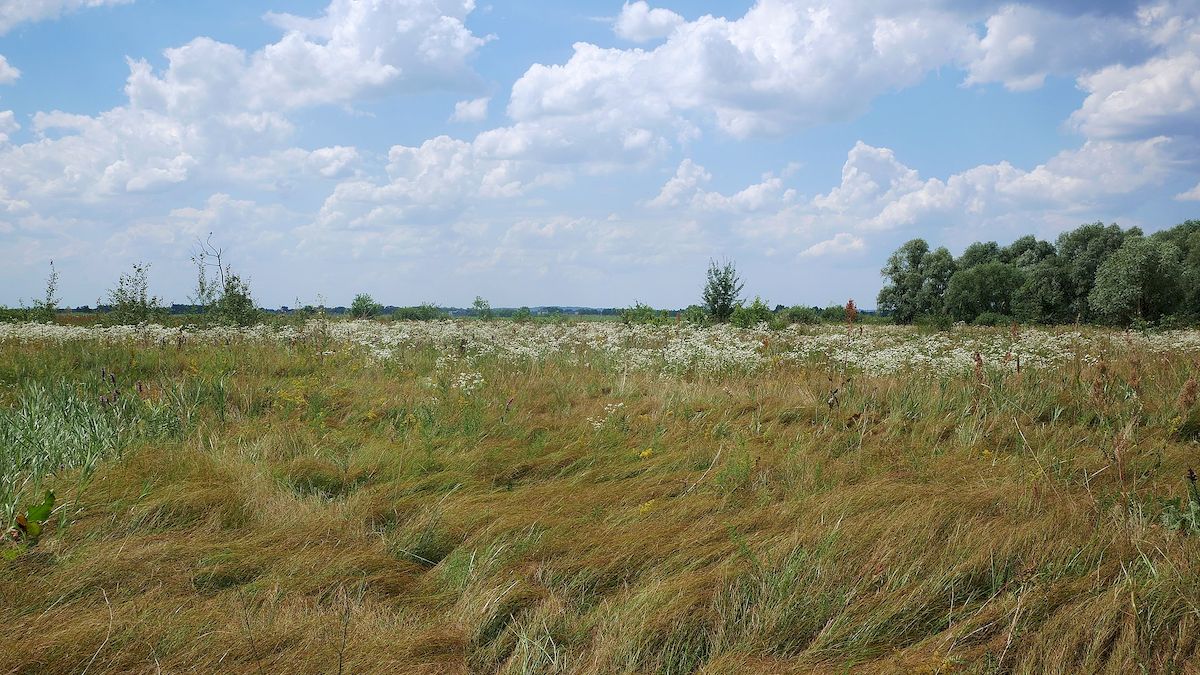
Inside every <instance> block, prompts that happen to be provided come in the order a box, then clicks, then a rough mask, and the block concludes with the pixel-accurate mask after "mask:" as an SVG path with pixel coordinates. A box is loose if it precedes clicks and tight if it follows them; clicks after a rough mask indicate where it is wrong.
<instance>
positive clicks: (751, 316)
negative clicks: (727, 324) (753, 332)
mask: <svg viewBox="0 0 1200 675" xmlns="http://www.w3.org/2000/svg"><path fill="white" fill-rule="evenodd" d="M774 319H775V313H774V312H772V311H771V308H770V307H768V306H767V303H765V302H763V301H762V298H759V297H757V296H755V298H754V302H752V303H750V304H749V305H746V306H742V305H739V306H738V307H737V308H736V309H734V310H733V316H732V317H730V321H731V322H732V323H733V325H735V326H737V327H738V328H753V327H755V326H757V325H758V324H760V323H765V324H768V325H770V324H772V323H773V322H774Z"/></svg>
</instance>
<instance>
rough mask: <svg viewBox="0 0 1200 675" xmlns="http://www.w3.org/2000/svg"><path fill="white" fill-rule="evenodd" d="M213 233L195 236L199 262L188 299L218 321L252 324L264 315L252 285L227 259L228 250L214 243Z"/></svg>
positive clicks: (196, 261) (194, 254)
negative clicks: (194, 286) (255, 302)
mask: <svg viewBox="0 0 1200 675" xmlns="http://www.w3.org/2000/svg"><path fill="white" fill-rule="evenodd" d="M212 239H213V235H212V232H209V233H208V238H207V239H204V240H200V239H199V238H197V239H196V243H195V245H194V246H193V247H192V256H191V258H192V263H193V264H195V265H196V289H195V291H193V293H192V295H191V296H190V297H189V299H190V300H191V301H192V304H193V305H195V306H196V307H197V308H198V309H199V311H200V312H202V313H204V314H207V315H208V316H209V318H210V319H211V320H213V321H216V322H218V323H224V324H231V325H236V326H249V325H251V324H253V323H255V322H257V321H258V320H259V318H260V316H261V313H260V312H259V309H258V306H257V305H256V304H254V298H253V297H251V295H250V284H249V282H247V281H246V280H245V279H243V278H242V277H241V276H240V275H238V274H236V273H234V271H233V268H232V267H231V266H230V265H229V264H228V263H226V262H225V249H224V248H221V247H218V246H216V245H215V244H213V241H212Z"/></svg>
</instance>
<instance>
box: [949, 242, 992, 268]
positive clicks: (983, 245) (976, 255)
mask: <svg viewBox="0 0 1200 675" xmlns="http://www.w3.org/2000/svg"><path fill="white" fill-rule="evenodd" d="M1001 259H1002V251H1001V249H1000V245H999V244H997V243H996V242H994V241H977V242H975V243H974V244H971V245H970V246H968V247H967V248H966V250H965V251H963V254H962V255H961V256H959V257H958V260H957V261H956V266H957V267H958V269H960V270H966V269H971V268H972V267H976V266H979V265H983V264H986V263H990V262H999V261H1000V260H1001Z"/></svg>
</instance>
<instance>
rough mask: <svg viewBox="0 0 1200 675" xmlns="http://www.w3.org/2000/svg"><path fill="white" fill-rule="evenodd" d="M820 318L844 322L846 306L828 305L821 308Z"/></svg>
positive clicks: (831, 321) (827, 320) (829, 321)
mask: <svg viewBox="0 0 1200 675" xmlns="http://www.w3.org/2000/svg"><path fill="white" fill-rule="evenodd" d="M821 320H822V321H826V322H828V323H845V322H846V308H845V306H843V305H830V306H828V307H826V308H825V309H822V310H821Z"/></svg>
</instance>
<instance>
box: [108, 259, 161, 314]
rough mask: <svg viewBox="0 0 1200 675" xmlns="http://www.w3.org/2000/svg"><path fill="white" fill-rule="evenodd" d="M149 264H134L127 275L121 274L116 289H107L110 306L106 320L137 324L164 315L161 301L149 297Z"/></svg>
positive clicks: (155, 297)
mask: <svg viewBox="0 0 1200 675" xmlns="http://www.w3.org/2000/svg"><path fill="white" fill-rule="evenodd" d="M149 273H150V263H134V264H133V269H132V270H131V271H130V272H129V273H128V274H122V275H121V277H120V279H118V280H117V287H116V288H112V289H109V291H108V303H109V305H111V306H112V309H111V310H110V311H109V314H108V319H109V320H110V321H112V322H113V323H117V324H127V325H128V324H138V323H142V322H145V321H149V320H151V319H155V318H158V317H160V316H162V315H163V314H165V313H166V311H165V310H164V309H163V307H162V301H161V300H160V299H159V298H158V297H157V296H154V295H150V290H149V288H150V281H149Z"/></svg>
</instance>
